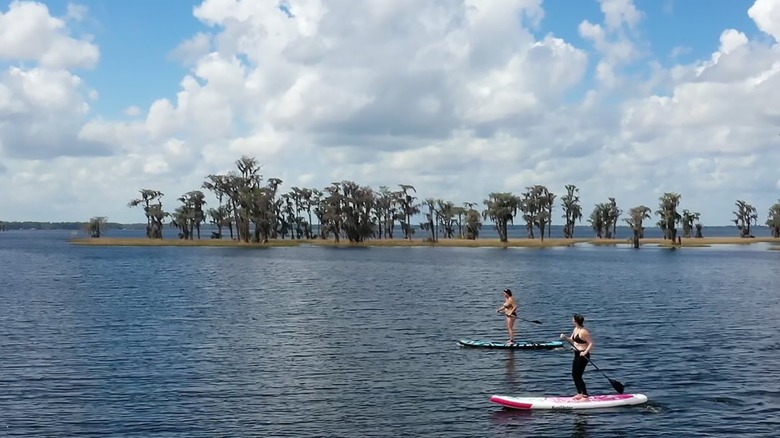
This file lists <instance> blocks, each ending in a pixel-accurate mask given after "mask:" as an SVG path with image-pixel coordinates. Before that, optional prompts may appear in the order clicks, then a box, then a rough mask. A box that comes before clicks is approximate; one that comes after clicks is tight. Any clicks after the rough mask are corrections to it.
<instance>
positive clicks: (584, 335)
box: [561, 313, 593, 400]
mask: <svg viewBox="0 0 780 438" xmlns="http://www.w3.org/2000/svg"><path fill="white" fill-rule="evenodd" d="M572 321H573V322H574V331H572V332H571V336H566V335H564V334H563V333H561V339H565V340H566V341H568V342H569V343H570V344H572V345H573V346H574V348H575V351H574V360H573V361H572V364H571V377H572V379H574V386H576V387H577V395H575V396H574V397H573V398H574V400H587V399H588V390H587V388H585V381H584V380H583V379H582V375H583V374H584V373H585V367H586V366H588V359H590V350H591V348H593V339H592V338H591V337H590V332H589V331H588V329H586V328H585V326H584V324H585V317H584V316H582V315H580V314H579V313H575V314H574V317H572Z"/></svg>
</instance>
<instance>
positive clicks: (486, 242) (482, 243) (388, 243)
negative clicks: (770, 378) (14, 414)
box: [70, 237, 780, 250]
mask: <svg viewBox="0 0 780 438" xmlns="http://www.w3.org/2000/svg"><path fill="white" fill-rule="evenodd" d="M70 242H71V243H73V244H76V245H89V246H210V247H239V248H240V247H249V248H251V247H259V248H265V247H285V246H298V245H317V246H339V247H404V246H408V247H411V246H438V247H457V248H469V247H471V248H477V247H481V248H485V247H490V248H504V247H506V248H512V247H515V248H550V247H562V246H572V245H576V244H592V245H599V246H620V247H626V246H630V245H631V243H630V241H629V240H628V239H595V238H574V239H560V238H553V239H544V241H542V240H540V239H522V238H515V239H510V240H509V241H508V242H500V241H499V240H498V239H477V240H464V239H440V240H439V241H438V242H436V243H431V242H428V241H425V240H423V239H419V238H418V239H414V240H411V241H410V240H403V239H375V240H370V241H367V242H363V243H350V242H349V241H347V240H342V241H341V242H339V243H336V242H335V241H333V240H332V239H331V240H321V239H313V240H291V239H275V240H271V241H269V242H268V243H265V244H260V243H243V242H236V241H234V240H228V239H222V240H218V239H201V240H197V239H196V240H180V239H162V240H161V239H146V238H143V237H138V238H117V237H101V238H97V239H91V238H76V239H71V240H70ZM753 243H772V244H774V245H775V246H773V247H771V248H770V249H775V250H777V249H780V239H774V238H771V237H756V238H740V237H705V238H701V239H693V238H689V239H682V245H681V246H682V247H683V248H685V247H689V248H690V247H708V246H712V245H748V244H753ZM640 244H641V245H644V246H672V245H671V242H670V241H668V240H664V239H642V240H641V241H640Z"/></svg>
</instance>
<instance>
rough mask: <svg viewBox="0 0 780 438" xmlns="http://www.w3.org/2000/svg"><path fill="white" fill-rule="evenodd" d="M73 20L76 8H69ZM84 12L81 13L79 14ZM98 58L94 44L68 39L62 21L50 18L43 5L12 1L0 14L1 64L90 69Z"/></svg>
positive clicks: (69, 37) (65, 27)
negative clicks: (8, 61) (32, 63)
mask: <svg viewBox="0 0 780 438" xmlns="http://www.w3.org/2000/svg"><path fill="white" fill-rule="evenodd" d="M68 11H69V12H68V13H69V14H70V15H71V16H72V15H73V14H75V13H76V12H78V11H79V10H78V8H76V9H74V8H72V7H71V8H69V9H68ZM81 12H83V11H81ZM98 58H99V51H98V48H97V46H96V45H95V44H93V43H91V42H89V41H85V40H83V39H81V40H80V39H75V38H72V37H71V36H69V35H68V32H67V25H66V23H65V21H64V20H63V19H61V18H56V17H52V16H51V15H50V14H49V10H48V8H47V7H46V5H44V4H42V3H38V2H29V1H19V0H14V1H12V2H11V4H10V5H9V7H8V11H7V12H5V13H3V12H2V11H1V10H0V60H3V59H12V60H22V61H36V62H38V63H39V64H40V65H41V66H43V67H49V68H70V67H82V68H89V67H93V66H94V65H95V64H96V63H97V61H98Z"/></svg>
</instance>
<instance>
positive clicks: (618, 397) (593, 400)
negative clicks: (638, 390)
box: [490, 394, 647, 410]
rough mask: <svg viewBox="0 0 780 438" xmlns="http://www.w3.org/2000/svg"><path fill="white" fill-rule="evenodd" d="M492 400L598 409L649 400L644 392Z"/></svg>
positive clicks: (536, 406) (520, 405) (497, 397)
mask: <svg viewBox="0 0 780 438" xmlns="http://www.w3.org/2000/svg"><path fill="white" fill-rule="evenodd" d="M490 401H492V402H493V403H498V404H499V405H501V406H504V407H507V408H512V409H558V410H573V409H597V408H612V407H616V406H629V405H640V404H642V403H646V402H647V396H646V395H644V394H610V395H591V396H590V397H588V400H587V401H586V400H575V399H574V398H573V397H510V396H508V395H494V396H492V397H490Z"/></svg>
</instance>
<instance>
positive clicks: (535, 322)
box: [496, 311, 542, 324]
mask: <svg viewBox="0 0 780 438" xmlns="http://www.w3.org/2000/svg"><path fill="white" fill-rule="evenodd" d="M499 312H500V311H499ZM499 312H496V313H499ZM504 316H508V317H510V318H515V319H519V320H522V321H525V322H532V323H534V324H541V323H542V321H539V320H537V319H525V318H520V317H519V316H512V315H504Z"/></svg>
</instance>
